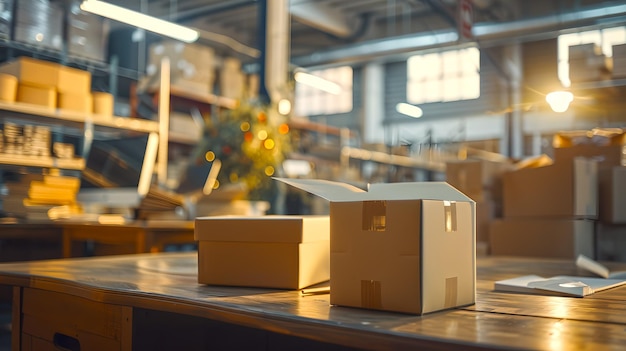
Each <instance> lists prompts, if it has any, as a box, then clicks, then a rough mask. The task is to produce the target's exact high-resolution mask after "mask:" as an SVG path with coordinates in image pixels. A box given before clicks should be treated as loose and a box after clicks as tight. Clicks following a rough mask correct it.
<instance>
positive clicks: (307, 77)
mask: <svg viewBox="0 0 626 351" xmlns="http://www.w3.org/2000/svg"><path fill="white" fill-rule="evenodd" d="M293 78H294V79H295V80H296V82H298V83H302V84H305V85H308V86H310V87H313V88H317V89H320V90H323V91H325V92H327V93H330V94H334V95H339V93H341V87H340V86H339V84H337V83H335V82H331V81H329V80H327V79H324V78H322V77H320V76H316V75H314V74H311V73H306V72H302V71H298V72H296V74H295V75H294V77H293Z"/></svg>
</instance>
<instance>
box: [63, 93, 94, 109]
mask: <svg viewBox="0 0 626 351" xmlns="http://www.w3.org/2000/svg"><path fill="white" fill-rule="evenodd" d="M58 99H59V100H58V107H59V108H60V109H63V110H69V111H75V112H82V113H91V112H92V110H93V98H92V96H91V94H71V93H59V97H58Z"/></svg>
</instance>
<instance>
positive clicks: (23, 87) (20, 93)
mask: <svg viewBox="0 0 626 351" xmlns="http://www.w3.org/2000/svg"><path fill="white" fill-rule="evenodd" d="M17 101H19V102H23V103H27V104H33V105H40V106H45V107H50V108H56V107H57V92H56V90H55V89H54V87H50V86H48V87H46V86H34V85H28V84H19V85H18V87H17Z"/></svg>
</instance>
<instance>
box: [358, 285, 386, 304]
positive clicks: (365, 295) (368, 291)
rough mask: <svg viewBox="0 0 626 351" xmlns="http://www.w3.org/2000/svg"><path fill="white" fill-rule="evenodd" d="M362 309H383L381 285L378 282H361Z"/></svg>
mask: <svg viewBox="0 0 626 351" xmlns="http://www.w3.org/2000/svg"><path fill="white" fill-rule="evenodd" d="M361 307H363V308H371V309H381V308H382V296H381V284H380V282H379V281H376V280H361Z"/></svg>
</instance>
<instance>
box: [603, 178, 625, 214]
mask: <svg viewBox="0 0 626 351" xmlns="http://www.w3.org/2000/svg"><path fill="white" fill-rule="evenodd" d="M599 210H600V220H601V221H602V222H605V223H613V224H626V167H623V166H616V167H612V168H610V169H603V170H601V171H600V208H599Z"/></svg>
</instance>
